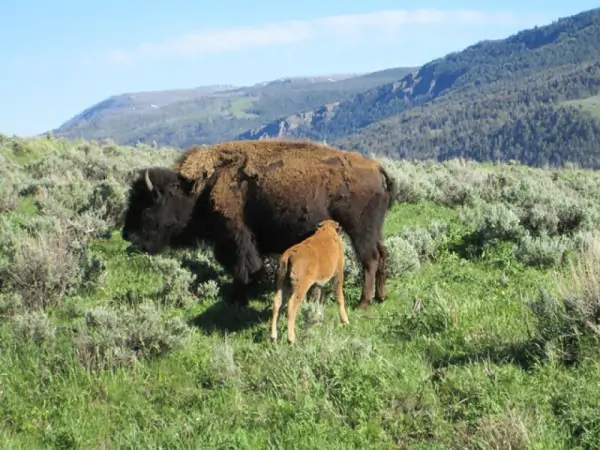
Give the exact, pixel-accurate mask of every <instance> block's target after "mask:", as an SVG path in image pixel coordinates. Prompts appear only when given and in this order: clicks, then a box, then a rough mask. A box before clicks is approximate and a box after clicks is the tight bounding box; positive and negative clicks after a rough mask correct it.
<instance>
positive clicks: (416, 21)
mask: <svg viewBox="0 0 600 450" xmlns="http://www.w3.org/2000/svg"><path fill="white" fill-rule="evenodd" d="M547 20H549V18H547V17H545V16H544V15H541V14H521V13H511V12H484V11H475V10H441V9H417V10H386V11H376V12H371V13H364V14H346V15H337V16H328V17H320V18H315V19H309V20H290V21H283V22H278V23H263V24H258V25H254V26H241V27H232V28H224V29H223V28H222V29H215V28H212V29H205V30H202V31H198V32H194V33H189V34H185V35H182V36H178V37H175V38H173V39H170V40H166V41H163V42H143V43H141V44H139V45H138V46H137V48H134V49H132V50H130V51H127V50H123V49H114V50H111V51H110V52H108V54H107V55H106V56H107V58H108V59H109V60H110V61H112V62H114V63H125V62H133V61H136V60H148V59H155V58H163V57H181V56H190V55H199V54H207V53H224V52H232V51H240V50H248V49H251V48H257V47H270V46H276V45H286V44H295V43H299V42H306V41H309V40H314V39H335V38H339V37H344V38H345V37H353V38H354V39H352V41H353V42H356V38H357V36H360V35H361V34H362V33H368V34H369V36H372V35H373V34H375V33H378V34H380V35H382V36H387V37H389V36H393V34H394V33H400V32H401V31H402V27H403V26H409V25H436V24H438V25H449V26H452V25H453V26H456V25H479V26H481V25H490V26H492V25H493V26H513V27H514V26H532V24H534V23H544V22H546V21H547Z"/></svg>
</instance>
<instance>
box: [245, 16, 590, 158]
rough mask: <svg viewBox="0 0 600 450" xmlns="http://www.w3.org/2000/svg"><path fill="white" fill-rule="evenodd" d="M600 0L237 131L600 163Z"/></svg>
mask: <svg viewBox="0 0 600 450" xmlns="http://www.w3.org/2000/svg"><path fill="white" fill-rule="evenodd" d="M599 93H600V8H596V9H593V10H589V11H584V12H582V13H579V14H576V15H573V16H570V17H567V18H562V19H560V20H557V21H555V22H553V23H551V24H549V25H547V26H543V27H535V28H532V29H528V30H523V31H520V32H519V33H516V34H514V35H512V36H509V37H507V38H506V39H498V40H487V41H482V42H478V43H476V44H475V45H472V46H470V47H467V48H466V49H464V50H462V51H459V52H453V53H450V54H448V55H446V56H445V57H443V58H439V59H436V60H433V61H431V62H429V63H427V64H425V65H423V66H422V67H420V68H419V69H417V70H414V71H412V72H410V73H408V74H407V75H405V76H404V77H403V78H401V79H399V80H396V81H393V82H390V83H387V84H383V85H380V86H375V87H374V88H372V89H369V90H366V91H364V92H359V93H357V94H356V95H354V96H352V97H351V98H348V99H344V100H340V101H335V102H324V103H323V104H322V105H320V106H319V107H317V108H313V109H307V110H304V111H300V112H298V113H295V114H292V115H288V116H283V117H280V118H278V119H276V120H274V121H272V122H270V123H268V124H266V125H263V126H260V127H256V128H253V129H251V130H249V131H246V132H244V133H241V134H239V135H238V136H237V138H241V139H264V138H274V137H282V136H289V137H300V138H302V137H307V138H311V139H317V140H324V139H325V140H327V142H328V143H330V144H334V145H339V146H342V147H352V148H355V149H358V150H359V151H362V152H364V153H371V152H373V153H378V154H383V155H387V156H391V157H403V158H417V159H424V158H437V159H440V160H441V159H446V158H449V157H455V156H464V157H470V158H474V159H478V160H497V159H517V160H520V161H522V162H525V163H528V164H534V165H541V164H561V163H563V162H565V161H573V162H578V163H580V164H583V165H585V166H589V167H594V168H600V122H599V116H600V113H599V111H600V97H597V96H598V94H599Z"/></svg>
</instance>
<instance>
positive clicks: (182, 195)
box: [122, 168, 195, 254]
mask: <svg viewBox="0 0 600 450" xmlns="http://www.w3.org/2000/svg"><path fill="white" fill-rule="evenodd" d="M192 186H193V181H191V180H187V179H185V178H183V177H182V176H181V175H179V174H178V173H176V172H174V171H172V170H169V169H165V168H151V169H145V170H142V171H141V172H140V174H139V176H138V178H137V179H136V180H135V181H134V182H133V183H132V185H131V189H130V192H129V201H128V205H127V210H126V213H125V224H124V226H123V232H122V236H123V239H125V240H127V241H129V242H131V243H132V245H133V247H134V248H136V249H138V250H142V251H144V252H147V253H150V254H155V253H158V252H160V251H161V250H162V249H164V248H165V247H166V246H169V245H172V244H173V243H174V241H177V239H180V238H181V235H182V234H183V233H184V231H185V229H186V227H187V226H188V225H189V222H190V220H191V219H192V213H193V211H194V205H195V196H194V195H192V194H191V189H192Z"/></svg>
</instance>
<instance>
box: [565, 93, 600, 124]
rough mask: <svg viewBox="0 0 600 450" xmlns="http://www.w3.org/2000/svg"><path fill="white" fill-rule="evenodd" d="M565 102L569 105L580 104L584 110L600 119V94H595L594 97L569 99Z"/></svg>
mask: <svg viewBox="0 0 600 450" xmlns="http://www.w3.org/2000/svg"><path fill="white" fill-rule="evenodd" d="M563 104H564V105H568V106H579V107H581V108H582V109H583V110H584V111H587V112H589V113H590V114H591V115H592V116H594V117H595V118H597V119H600V95H594V96H592V97H587V98H583V99H577V100H569V101H566V102H564V103H563Z"/></svg>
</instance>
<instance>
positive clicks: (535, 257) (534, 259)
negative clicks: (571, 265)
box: [515, 234, 573, 268]
mask: <svg viewBox="0 0 600 450" xmlns="http://www.w3.org/2000/svg"><path fill="white" fill-rule="evenodd" d="M572 248H573V241H572V240H571V239H569V238H567V237H565V236H548V235H542V236H539V237H532V236H531V235H529V234H528V235H525V236H524V237H523V238H522V239H521V241H520V242H519V244H518V245H517V247H516V248H515V258H516V259H517V260H519V261H521V262H522V263H523V264H525V265H527V266H532V267H538V268H546V267H553V266H558V265H560V264H562V262H563V261H564V260H565V257H566V255H567V254H568V252H569V251H570V250H571V249H572Z"/></svg>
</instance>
